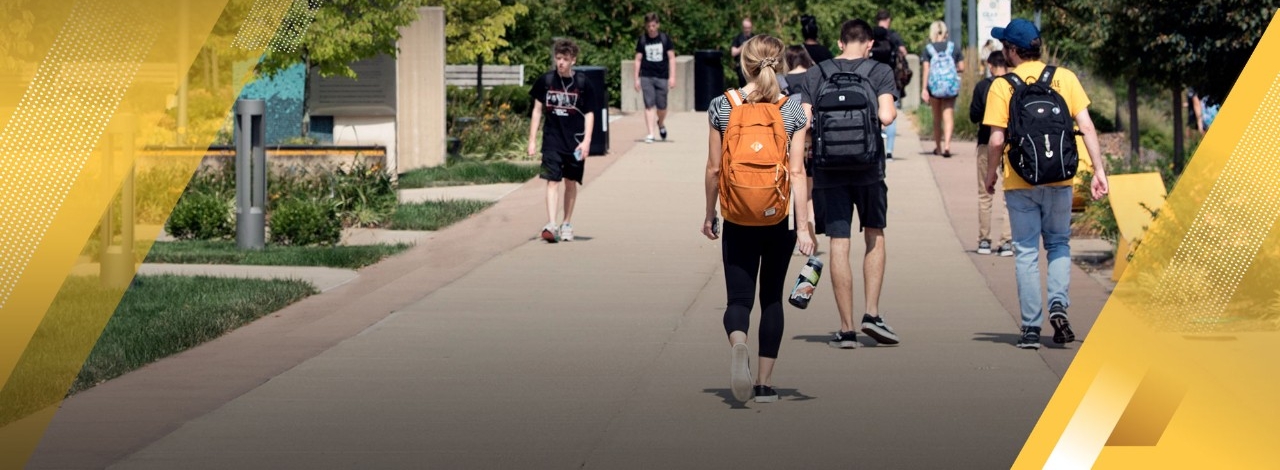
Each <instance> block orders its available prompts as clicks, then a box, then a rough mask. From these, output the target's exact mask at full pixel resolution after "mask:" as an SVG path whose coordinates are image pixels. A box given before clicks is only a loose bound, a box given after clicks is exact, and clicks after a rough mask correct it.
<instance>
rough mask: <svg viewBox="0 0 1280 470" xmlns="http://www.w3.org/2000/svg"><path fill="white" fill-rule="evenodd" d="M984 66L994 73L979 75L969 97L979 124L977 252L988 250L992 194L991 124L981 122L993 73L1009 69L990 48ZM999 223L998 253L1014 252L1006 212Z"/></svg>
mask: <svg viewBox="0 0 1280 470" xmlns="http://www.w3.org/2000/svg"><path fill="white" fill-rule="evenodd" d="M987 69H989V70H991V73H992V74H993V76H991V77H987V78H984V79H982V81H980V82H978V84H977V85H975V86H974V87H973V99H971V100H969V121H970V122H973V123H974V124H977V125H978V156H977V160H978V254H981V255H989V254H991V248H992V245H991V201H992V200H994V199H995V198H994V197H993V195H992V194H991V193H988V192H987V167H988V166H989V165H990V162H991V161H992V160H991V158H990V156H989V155H988V153H989V150H988V148H987V143H988V141H989V139H990V138H991V127H989V126H987V125H985V124H983V123H982V118H983V116H985V115H986V112H987V90H989V89H990V88H991V82H992V81H993V80H995V77H999V76H1002V75H1004V74H1006V73H1009V66H1008V62H1006V61H1005V60H1004V53H1003V52H1000V51H998V50H997V51H993V52H991V54H990V55H988V56H987ZM1003 220H1004V222H1003V223H1001V224H1000V240H999V241H1000V245H999V246H1000V248H999V251H998V253H999V255H1000V256H1013V238H1012V235H1011V234H1010V232H1009V215H1008V213H1006V214H1005V216H1004V219H1003Z"/></svg>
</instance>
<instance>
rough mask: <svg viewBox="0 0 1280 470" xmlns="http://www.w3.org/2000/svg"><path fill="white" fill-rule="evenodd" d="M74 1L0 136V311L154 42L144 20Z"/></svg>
mask: <svg viewBox="0 0 1280 470" xmlns="http://www.w3.org/2000/svg"><path fill="white" fill-rule="evenodd" d="M117 3H118V2H112V1H111V0H85V1H79V2H76V4H75V6H74V7H73V9H72V11H71V15H70V16H69V17H68V19H67V22H66V23H65V24H64V25H63V27H62V30H61V31H59V32H58V36H57V38H55V39H54V42H53V46H52V47H51V48H50V50H49V53H48V55H47V56H45V58H44V60H43V61H41V63H40V67H39V68H38V69H37V70H36V73H35V77H34V78H33V79H32V81H31V84H30V86H28V87H27V90H26V92H25V93H24V94H23V96H22V99H21V100H20V101H19V102H18V106H17V108H16V109H15V110H14V113H13V116H12V117H11V118H10V120H9V122H8V123H7V124H6V125H5V127H4V130H3V131H0V198H3V200H4V201H5V204H3V205H0V308H2V307H4V305H5V303H6V302H7V301H8V299H9V296H10V295H11V294H12V293H13V287H14V285H15V284H16V283H17V281H18V279H19V278H20V277H21V276H22V274H23V272H25V271H26V268H27V266H28V265H29V264H30V262H31V257H32V255H33V254H34V253H35V251H36V248H37V246H38V245H39V243H40V241H41V240H43V239H44V237H45V234H46V232H47V231H48V229H49V225H50V224H51V223H52V222H53V218H54V217H55V216H56V215H57V213H58V210H59V209H61V207H62V204H63V203H64V202H65V201H66V198H67V194H68V193H69V192H70V191H71V187H72V185H73V184H74V183H75V181H76V179H77V178H78V177H79V176H80V173H81V171H82V170H83V169H84V166H85V162H86V161H87V160H88V158H89V155H90V154H91V153H92V151H93V149H94V146H95V145H97V143H98V141H99V139H100V138H101V137H102V134H103V132H104V131H105V129H106V126H107V122H108V121H109V120H110V119H111V116H112V115H114V114H115V112H116V110H117V108H118V107H119V106H120V102H121V100H122V99H123V98H124V95H125V92H126V91H127V90H128V88H129V84H130V83H132V82H133V78H134V75H136V74H137V72H138V69H139V68H140V67H141V65H142V60H143V59H144V58H145V57H146V55H147V52H148V51H150V50H151V47H152V45H153V43H154V42H155V33H156V29H157V28H155V26H154V24H153V23H152V22H151V21H150V20H149V18H150V17H149V16H148V15H145V14H143V13H141V12H138V11H132V10H133V9H127V8H121V6H120V5H118V4H117Z"/></svg>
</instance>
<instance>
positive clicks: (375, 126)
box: [333, 116, 443, 174]
mask: <svg viewBox="0 0 1280 470" xmlns="http://www.w3.org/2000/svg"><path fill="white" fill-rule="evenodd" d="M400 127H403V124H401V125H399V126H398V125H397V123H396V121H395V119H393V118H391V117H390V116H369V117H365V116H334V118H333V144H334V145H356V146H365V145H381V146H384V147H386V149H387V150H386V151H387V157H386V164H387V168H388V169H394V170H396V172H395V173H403V172H405V171H407V170H405V169H404V168H403V167H402V166H401V165H400V159H399V155H400V153H399V150H400V146H399V145H398V144H397V142H396V141H397V140H398V135H397V134H398V133H397V132H396V130H397V129H398V128H400ZM442 163H443V162H442ZM393 174H394V173H393Z"/></svg>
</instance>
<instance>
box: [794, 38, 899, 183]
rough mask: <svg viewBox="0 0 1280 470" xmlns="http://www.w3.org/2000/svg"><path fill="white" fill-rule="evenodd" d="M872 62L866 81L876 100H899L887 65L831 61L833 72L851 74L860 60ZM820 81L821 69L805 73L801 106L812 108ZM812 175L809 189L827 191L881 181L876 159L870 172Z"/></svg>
mask: <svg viewBox="0 0 1280 470" xmlns="http://www.w3.org/2000/svg"><path fill="white" fill-rule="evenodd" d="M868 60H870V61H871V62H873V63H875V65H874V66H873V67H871V70H870V71H869V72H867V79H868V80H870V81H871V90H872V91H873V92H875V94H876V97H877V99H878V98H879V96H880V95H891V96H893V99H894V100H895V101H896V100H897V99H898V98H899V96H900V95H899V94H898V84H897V82H896V81H894V78H893V69H892V68H889V66H888V65H885V64H882V63H880V62H876V61H874V60H871V59H857V60H848V59H839V58H837V59H834V60H832V61H831V63H832V65H834V66H835V68H836V69H838V70H841V71H846V72H852V71H854V70H855V69H857V67H858V65H860V64H861V63H862V62H863V61H868ZM823 82H824V80H823V78H822V67H818V66H814V67H813V68H811V69H809V70H808V71H806V72H805V85H804V90H805V91H806V93H804V94H803V96H801V99H802V100H804V103H805V104H808V105H810V106H812V105H813V103H814V100H815V99H816V98H817V96H816V95H817V94H818V93H820V90H821V88H822V84H823ZM880 152H882V153H883V152H884V145H883V142H881V145H880ZM815 170H816V171H814V172H813V187H815V188H830V187H835V186H843V185H854V186H862V185H868V184H875V183H879V182H880V181H883V180H884V159H880V165H879V166H877V167H876V168H875V169H872V170H822V169H815Z"/></svg>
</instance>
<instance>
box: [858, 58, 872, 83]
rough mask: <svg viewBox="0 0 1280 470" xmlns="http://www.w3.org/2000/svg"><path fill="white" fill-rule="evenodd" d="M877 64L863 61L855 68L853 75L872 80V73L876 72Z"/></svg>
mask: <svg viewBox="0 0 1280 470" xmlns="http://www.w3.org/2000/svg"><path fill="white" fill-rule="evenodd" d="M875 68H876V62H875V61H873V60H870V59H861V61H859V62H858V65H855V66H853V74H854V75H858V76H860V77H863V78H866V79H868V80H870V79H871V71H872V70H875Z"/></svg>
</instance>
